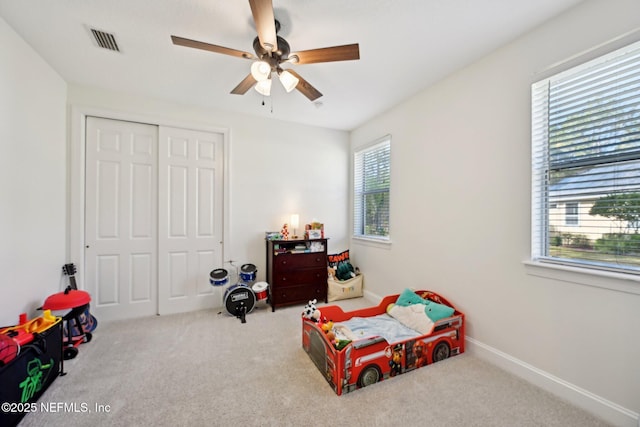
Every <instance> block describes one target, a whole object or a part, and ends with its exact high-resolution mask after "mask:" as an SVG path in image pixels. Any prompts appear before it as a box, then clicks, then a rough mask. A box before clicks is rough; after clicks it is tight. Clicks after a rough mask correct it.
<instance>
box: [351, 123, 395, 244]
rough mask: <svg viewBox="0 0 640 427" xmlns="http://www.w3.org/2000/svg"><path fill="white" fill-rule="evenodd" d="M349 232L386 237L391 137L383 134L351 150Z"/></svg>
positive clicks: (371, 236) (385, 238)
mask: <svg viewBox="0 0 640 427" xmlns="http://www.w3.org/2000/svg"><path fill="white" fill-rule="evenodd" d="M353 171H354V177H353V178H354V179H353V181H354V189H353V190H354V191H353V194H354V207H353V234H354V236H356V237H369V238H375V239H384V240H387V239H388V238H389V199H390V197H389V196H390V189H391V137H390V136H386V137H384V138H382V139H380V140H378V141H376V142H375V143H373V144H372V145H369V146H367V147H365V148H363V149H361V150H358V151H356V152H355V153H354V165H353Z"/></svg>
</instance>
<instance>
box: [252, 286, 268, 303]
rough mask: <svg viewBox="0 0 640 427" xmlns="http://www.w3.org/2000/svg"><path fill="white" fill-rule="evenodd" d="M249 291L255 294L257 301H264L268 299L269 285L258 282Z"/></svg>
mask: <svg viewBox="0 0 640 427" xmlns="http://www.w3.org/2000/svg"><path fill="white" fill-rule="evenodd" d="M251 289H253V293H254V294H256V300H257V301H263V300H266V299H267V298H268V297H269V284H268V283H267V282H258V283H256V284H254V285H253V286H252V287H251Z"/></svg>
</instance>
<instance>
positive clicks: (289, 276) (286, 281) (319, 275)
mask: <svg viewBox="0 0 640 427" xmlns="http://www.w3.org/2000/svg"><path fill="white" fill-rule="evenodd" d="M273 283H274V284H275V285H276V286H295V285H304V284H313V283H318V284H324V285H325V286H327V269H326V267H323V268H306V269H299V270H298V269H296V270H288V271H281V272H280V274H278V275H277V276H275V277H274V278H273Z"/></svg>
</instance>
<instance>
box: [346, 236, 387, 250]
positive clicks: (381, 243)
mask: <svg viewBox="0 0 640 427" xmlns="http://www.w3.org/2000/svg"><path fill="white" fill-rule="evenodd" d="M351 240H352V241H353V243H356V244H359V245H364V246H372V247H376V248H382V249H391V239H376V238H375V237H362V236H351Z"/></svg>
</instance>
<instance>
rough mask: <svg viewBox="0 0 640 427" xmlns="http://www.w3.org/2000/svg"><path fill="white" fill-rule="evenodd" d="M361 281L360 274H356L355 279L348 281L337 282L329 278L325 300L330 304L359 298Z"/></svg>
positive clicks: (361, 276)
mask: <svg viewBox="0 0 640 427" xmlns="http://www.w3.org/2000/svg"><path fill="white" fill-rule="evenodd" d="M363 281H364V276H363V275H362V274H358V275H357V276H356V277H354V278H351V279H349V280H337V279H335V278H333V277H329V279H328V280H327V286H328V290H327V292H328V296H327V300H328V301H329V302H331V301H338V300H342V299H349V298H358V297H361V296H362V284H363Z"/></svg>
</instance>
